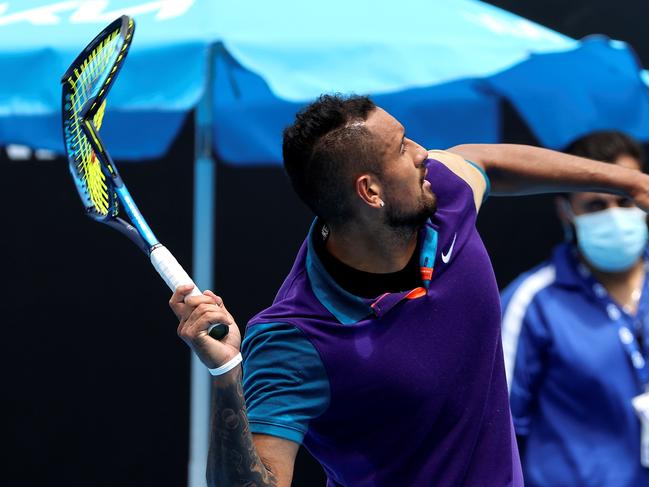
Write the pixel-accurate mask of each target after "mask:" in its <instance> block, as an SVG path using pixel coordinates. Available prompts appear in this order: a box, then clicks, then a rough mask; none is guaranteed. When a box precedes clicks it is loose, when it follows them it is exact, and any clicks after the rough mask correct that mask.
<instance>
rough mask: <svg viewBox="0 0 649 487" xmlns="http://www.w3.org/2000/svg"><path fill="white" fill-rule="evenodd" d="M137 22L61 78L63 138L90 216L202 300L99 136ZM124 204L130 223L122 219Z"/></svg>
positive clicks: (127, 21) (93, 48) (218, 328)
mask: <svg viewBox="0 0 649 487" xmlns="http://www.w3.org/2000/svg"><path fill="white" fill-rule="evenodd" d="M134 29H135V23H134V22H133V19H131V18H129V17H128V16H122V17H120V18H119V19H117V20H115V21H114V22H112V23H111V24H110V25H109V26H108V27H106V28H105V29H104V30H103V31H102V32H101V33H100V34H99V35H98V36H97V37H95V38H94V39H93V40H92V42H90V44H88V46H86V48H85V49H84V50H83V51H82V52H81V54H79V56H78V57H77V58H76V59H75V60H74V62H73V63H72V64H71V65H70V67H69V68H68V70H67V71H66V72H65V74H64V75H63V78H62V79H61V83H62V85H63V98H62V105H63V108H62V113H63V138H64V141H65V150H66V153H67V156H68V161H69V163H70V164H69V167H70V173H71V174H72V179H74V183H75V186H76V188H77V192H78V193H79V196H80V197H81V201H82V202H83V205H84V207H85V209H86V214H87V215H88V216H89V217H90V218H92V219H93V220H95V221H98V222H101V223H104V224H106V225H108V226H109V227H111V228H114V229H115V230H118V231H119V232H121V233H123V234H124V235H126V236H127V237H128V238H129V239H130V240H131V241H132V242H133V243H135V244H136V245H137V246H138V247H139V248H140V249H141V250H142V251H143V252H144V253H145V254H146V255H147V256H148V257H149V258H150V260H151V263H152V264H153V267H155V269H156V270H157V271H158V273H159V274H160V276H161V277H162V279H164V281H165V282H166V283H167V285H168V286H169V287H170V288H171V290H172V291H174V290H175V289H176V288H177V287H178V286H180V285H183V284H193V285H194V289H193V290H192V292H191V293H190V294H189V296H197V295H201V291H200V290H199V289H198V287H197V286H196V285H195V284H194V282H193V281H192V279H191V278H190V277H189V275H188V274H187V272H185V270H184V269H183V268H182V266H181V265H180V264H179V263H178V261H177V260H176V259H175V258H174V256H173V255H172V254H171V252H170V251H169V250H168V249H167V248H166V247H165V246H164V245H162V244H161V243H160V242H159V241H158V239H157V238H156V237H155V235H154V234H153V232H152V231H151V229H150V228H149V225H148V224H147V223H146V221H145V220H144V217H143V216H142V214H141V213H140V211H139V210H138V208H137V206H136V205H135V202H134V201H133V198H132V197H131V195H130V194H129V192H128V189H126V186H125V185H124V181H123V180H122V178H121V177H120V175H119V172H118V171H117V167H115V164H114V162H113V160H112V159H111V157H110V155H109V154H108V152H107V151H106V148H105V147H104V144H103V143H102V141H101V137H100V136H99V129H100V128H101V124H102V120H103V117H104V113H105V110H106V95H107V94H108V91H109V90H110V87H111V86H112V84H113V83H114V82H115V78H116V77H117V74H118V73H119V70H120V69H121V67H122V64H123V63H124V59H125V58H126V55H127V53H128V50H129V47H130V45H131V39H132V38H133V31H134ZM120 203H121V206H122V207H123V208H124V211H125V213H126V216H127V217H128V219H129V220H130V223H129V221H126V220H124V219H122V218H120V216H119V213H120V211H119V210H120ZM208 333H209V335H210V336H211V337H212V338H214V339H216V340H220V339H221V338H223V337H224V336H225V335H227V333H228V327H227V326H226V325H224V324H222V323H217V324H212V325H211V326H210V328H209V330H208Z"/></svg>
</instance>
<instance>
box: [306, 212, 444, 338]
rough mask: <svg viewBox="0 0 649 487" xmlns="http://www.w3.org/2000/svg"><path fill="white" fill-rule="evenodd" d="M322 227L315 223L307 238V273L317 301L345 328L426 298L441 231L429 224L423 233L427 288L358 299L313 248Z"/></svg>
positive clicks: (421, 262)
mask: <svg viewBox="0 0 649 487" xmlns="http://www.w3.org/2000/svg"><path fill="white" fill-rule="evenodd" d="M317 228H319V225H318V220H317V219H316V220H314V222H313V223H312V224H311V228H310V230H309V234H308V236H307V255H306V271H307V275H308V277H309V281H310V282H311V289H312V290H313V293H314V294H315V296H316V298H317V299H318V301H320V303H322V305H323V306H324V307H325V308H327V310H328V311H329V312H330V313H331V314H332V315H334V316H335V317H336V319H337V320H338V321H339V322H340V323H342V324H343V325H350V324H353V323H357V322H358V321H360V320H362V319H364V318H367V317H368V316H370V315H374V316H377V317H380V316H383V315H384V314H385V313H387V312H388V311H389V310H390V309H392V308H393V307H394V306H395V305H396V304H397V303H399V302H401V301H402V300H403V299H416V298H419V297H422V296H425V295H426V289H428V286H429V284H430V280H431V278H432V274H433V264H434V262H435V255H436V253H437V231H436V230H435V229H434V228H433V227H432V225H431V224H430V222H428V223H427V224H426V225H424V227H423V228H422V230H421V231H420V233H419V239H420V242H421V250H420V257H419V262H420V268H421V274H422V283H423V285H424V287H420V288H415V289H413V290H409V291H403V292H399V293H385V294H382V295H381V296H379V297H377V298H373V299H366V298H361V297H359V296H355V295H353V294H351V293H349V292H348V291H346V290H344V289H343V288H342V287H340V286H339V285H338V284H337V283H336V282H335V281H334V280H333V278H332V277H331V276H330V275H329V273H328V272H327V271H326V270H325V268H324V265H323V264H322V262H321V261H320V258H319V257H318V254H317V252H316V251H315V249H314V247H313V232H314V231H316V230H317Z"/></svg>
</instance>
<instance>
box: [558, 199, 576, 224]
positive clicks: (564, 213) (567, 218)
mask: <svg viewBox="0 0 649 487" xmlns="http://www.w3.org/2000/svg"><path fill="white" fill-rule="evenodd" d="M554 207H555V209H556V212H557V216H558V217H559V221H560V222H561V224H562V225H570V224H572V219H573V212H572V206H571V205H570V200H569V199H568V198H567V197H565V196H555V197H554Z"/></svg>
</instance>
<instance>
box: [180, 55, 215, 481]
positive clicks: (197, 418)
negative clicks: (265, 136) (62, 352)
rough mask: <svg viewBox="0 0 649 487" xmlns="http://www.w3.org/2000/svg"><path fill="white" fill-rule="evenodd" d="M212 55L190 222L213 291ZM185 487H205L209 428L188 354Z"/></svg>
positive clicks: (203, 279) (199, 264) (205, 389)
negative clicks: (188, 407)
mask: <svg viewBox="0 0 649 487" xmlns="http://www.w3.org/2000/svg"><path fill="white" fill-rule="evenodd" d="M213 60H214V52H213V49H212V47H210V49H209V51H208V59H207V66H206V79H205V89H204V92H203V96H202V97H201V99H200V100H199V103H198V105H197V107H196V110H195V111H194V122H195V123H194V136H195V151H194V153H195V160H194V219H193V259H192V272H193V275H194V280H195V282H196V284H197V285H198V286H199V287H200V288H201V289H213V288H214V224H215V200H216V195H215V193H216V163H215V161H214V159H213V158H212V97H211V90H212V80H213V74H214V73H213V69H214V63H213ZM191 357H192V364H191V399H190V431H189V465H188V472H187V485H188V487H205V485H206V478H205V473H206V468H207V454H208V444H209V425H210V397H211V396H210V393H211V387H210V386H211V381H210V376H209V374H208V372H207V369H206V368H205V365H203V364H202V363H201V361H200V360H199V359H198V357H196V355H194V354H193V353H192V354H191Z"/></svg>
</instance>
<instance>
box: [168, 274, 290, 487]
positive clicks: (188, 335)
mask: <svg viewBox="0 0 649 487" xmlns="http://www.w3.org/2000/svg"><path fill="white" fill-rule="evenodd" d="M191 290H192V286H180V287H179V288H178V289H177V290H176V292H175V293H174V294H173V296H172V297H171V299H170V301H169V305H170V306H171V309H173V311H174V313H175V314H176V316H177V317H178V319H179V320H180V323H179V324H178V335H179V336H180V337H181V338H182V339H183V340H184V341H185V342H186V343H187V344H188V345H189V346H190V348H191V349H192V350H193V351H194V353H196V355H197V356H198V357H199V358H200V359H201V361H202V362H203V363H204V364H205V365H206V366H207V367H208V368H210V369H215V368H218V367H221V366H223V365H224V364H228V363H236V362H237V359H236V357H237V356H238V354H239V349H240V347H241V334H240V333H239V329H238V327H237V325H236V323H235V321H234V318H233V317H232V315H230V313H229V312H228V310H227V309H226V308H225V306H224V304H223V300H222V299H221V298H219V297H218V296H216V295H215V294H214V293H212V292H210V291H205V293H204V295H203V296H192V297H189V298H187V301H185V296H186V295H187V294H189V292H190V291H191ZM211 323H224V324H226V325H228V327H229V333H228V334H227V335H226V336H225V338H223V339H222V340H221V341H217V340H214V339H213V338H211V337H210V336H209V335H208V334H207V330H208V328H209V326H210V324H211ZM233 359H235V362H230V361H231V360H233ZM213 384H214V386H213V387H214V390H213V392H214V394H213V398H214V399H213V407H212V421H211V428H210V452H209V458H208V462H207V480H208V485H210V486H226V485H227V486H232V487H235V486H248V485H256V486H258V487H271V486H272V487H289V486H290V485H291V479H292V477H293V467H294V463H295V457H296V455H297V451H298V448H299V445H298V444H297V443H295V442H292V441H288V440H284V439H281V438H277V437H273V436H267V435H253V434H251V432H250V428H249V426H248V417H247V414H246V404H245V401H244V397H243V388H242V384H241V365H240V364H238V365H236V366H235V367H234V368H232V369H231V370H229V371H227V372H225V373H223V374H222V375H218V376H216V377H214V379H213Z"/></svg>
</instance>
